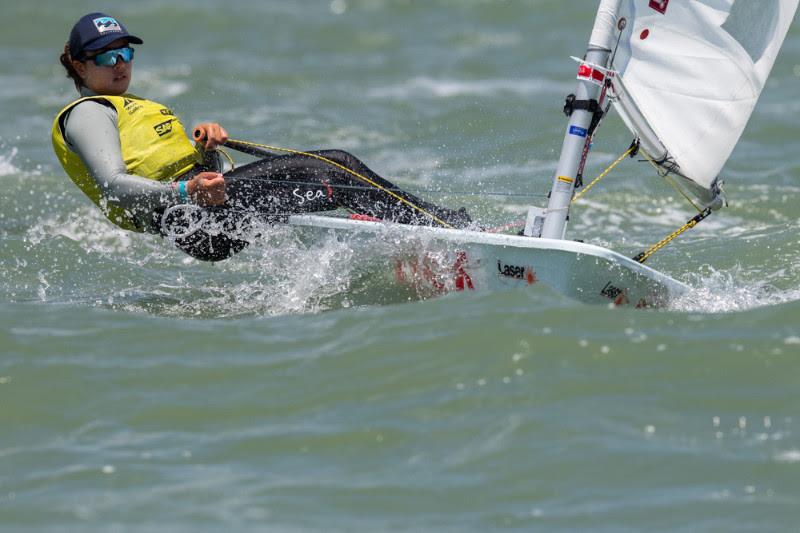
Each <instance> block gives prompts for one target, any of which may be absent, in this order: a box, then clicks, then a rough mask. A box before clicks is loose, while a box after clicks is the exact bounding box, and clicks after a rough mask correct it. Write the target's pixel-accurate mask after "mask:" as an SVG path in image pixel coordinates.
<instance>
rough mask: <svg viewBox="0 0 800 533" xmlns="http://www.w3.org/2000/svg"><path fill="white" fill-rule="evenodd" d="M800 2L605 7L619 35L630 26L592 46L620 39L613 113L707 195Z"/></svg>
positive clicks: (655, 0) (668, 1) (658, 1)
mask: <svg viewBox="0 0 800 533" xmlns="http://www.w3.org/2000/svg"><path fill="white" fill-rule="evenodd" d="M798 1H800V0H610V1H609V0H603V1H602V2H601V7H600V9H601V10H607V11H608V10H610V9H613V8H614V6H615V5H617V4H618V7H617V10H618V11H617V28H620V27H622V26H624V29H623V31H622V34H621V36H620V35H619V32H618V31H617V32H615V30H617V28H609V24H606V25H605V26H604V27H602V28H599V29H598V28H595V33H594V34H593V36H592V41H593V44H595V45H602V46H608V45H609V42H614V41H616V38H617V37H618V36H619V37H620V40H619V48H618V50H617V52H616V55H615V56H614V59H613V64H612V65H611V68H612V69H613V70H616V71H617V72H618V74H617V76H616V78H615V79H614V80H613V82H612V84H613V87H614V91H613V92H614V93H616V95H617V96H618V97H619V98H618V100H617V101H616V102H615V106H616V109H617V110H618V111H619V113H620V114H621V115H622V117H623V120H624V121H625V123H626V124H627V126H628V127H629V128H630V129H631V131H633V132H634V133H635V134H636V135H638V136H639V137H640V139H641V146H642V149H644V150H645V151H646V152H647V153H648V154H649V155H650V156H651V157H652V158H653V159H655V160H657V161H663V166H664V167H666V168H668V169H670V170H672V171H673V172H675V173H678V174H680V175H682V176H684V177H686V178H688V179H689V180H691V182H694V183H695V184H697V185H698V186H699V187H700V190H701V191H709V192H710V191H711V190H712V189H713V188H714V187H715V180H716V179H717V177H718V175H719V173H720V171H721V170H722V167H723V165H724V164H725V162H726V161H727V160H728V158H729V157H730V155H731V152H732V151H733V149H734V147H735V146H736V143H737V142H738V140H739V137H740V136H741V134H742V132H743V131H744V128H745V126H746V125H747V121H748V119H749V118H750V115H751V114H752V112H753V109H754V108H755V105H756V102H757V100H758V97H759V95H760V94H761V91H762V89H763V88H764V84H765V83H766V81H767V77H768V76H769V73H770V71H771V70H772V66H773V64H774V63H775V59H776V57H777V55H778V51H779V50H780V47H781V45H782V44H783V40H784V38H785V37H786V32H787V31H788V29H789V26H790V25H791V23H792V20H793V18H794V15H795V11H796V10H797V6H798ZM609 6H611V7H609ZM623 18H624V19H625V20H624V21H622V22H621V19H623ZM620 22H621V23H620ZM612 32H615V33H612ZM703 196H707V197H709V196H708V195H703Z"/></svg>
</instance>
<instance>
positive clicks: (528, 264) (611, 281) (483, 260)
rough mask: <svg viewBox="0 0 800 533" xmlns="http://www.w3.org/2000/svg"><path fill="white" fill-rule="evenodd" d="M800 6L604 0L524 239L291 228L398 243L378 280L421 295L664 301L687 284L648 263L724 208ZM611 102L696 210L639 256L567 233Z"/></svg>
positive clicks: (303, 223)
mask: <svg viewBox="0 0 800 533" xmlns="http://www.w3.org/2000/svg"><path fill="white" fill-rule="evenodd" d="M799 1H800V0H761V1H758V2H756V1H753V0H602V1H601V2H600V5H599V7H598V10H597V17H596V19H595V23H594V28H593V30H592V33H591V38H590V40H589V45H588V48H587V51H586V54H585V56H584V57H583V58H582V59H578V74H577V88H576V90H575V93H574V94H571V95H569V97H568V98H567V101H566V106H565V109H564V110H565V113H566V114H567V116H568V118H569V120H568V123H567V126H566V130H565V134H564V142H563V146H562V151H561V156H560V159H559V162H558V167H557V170H556V173H555V175H554V177H553V185H552V188H551V190H550V195H549V203H548V205H547V206H546V207H544V208H540V207H531V208H530V210H529V213H528V217H527V222H526V225H525V229H524V232H523V234H522V235H500V234H492V233H488V232H480V231H467V230H457V229H447V228H435V227H430V228H428V227H418V226H405V225H400V224H388V223H383V222H379V221H377V222H376V221H369V220H352V219H343V218H335V217H331V216H322V215H319V216H317V215H302V216H292V217H290V218H289V223H290V224H292V225H294V226H299V227H303V228H308V229H309V230H310V231H313V232H316V233H319V232H323V233H324V235H325V237H326V238H330V237H334V238H341V239H346V240H351V239H364V240H367V241H368V240H375V239H379V240H380V241H381V242H384V241H389V242H391V243H392V245H393V250H394V251H393V255H394V257H393V261H390V262H389V264H387V262H386V260H385V258H382V259H381V260H380V261H379V262H378V264H376V265H373V266H372V268H376V269H377V270H378V271H380V272H383V274H384V275H383V276H378V279H379V280H380V281H379V283H386V284H387V286H388V285H391V284H393V283H402V284H407V285H411V286H413V287H414V288H416V289H417V290H418V291H419V292H420V293H421V294H428V293H434V294H438V293H444V292H448V291H457V290H472V289H476V290H477V289H482V288H488V289H497V288H505V287H515V286H528V285H533V284H544V285H547V286H549V287H551V288H552V289H555V290H556V291H558V292H561V293H563V294H566V295H568V296H570V297H573V298H575V299H577V300H580V301H583V302H587V303H609V302H613V303H614V304H617V305H632V306H637V307H650V306H663V305H666V304H667V303H668V302H669V301H670V300H673V299H675V298H677V297H679V296H680V295H682V294H684V293H686V292H687V291H688V290H689V287H688V286H686V285H685V284H683V283H681V282H678V281H676V280H674V279H672V278H671V277H669V276H666V275H664V274H661V273H659V272H657V271H655V270H653V269H651V268H649V267H647V266H645V265H643V264H642V263H643V262H644V261H645V260H646V259H647V258H648V257H650V255H652V254H653V253H655V251H657V250H658V249H660V248H661V247H663V246H664V245H665V244H666V243H668V242H669V241H671V240H672V239H674V238H675V237H677V236H678V235H680V234H681V233H683V231H686V230H687V229H689V228H691V227H693V226H694V225H695V224H697V223H698V222H699V221H701V220H702V219H703V218H705V217H707V216H709V215H710V214H711V213H712V212H713V211H715V210H717V209H719V208H721V207H722V206H723V205H724V203H725V202H724V195H723V192H722V179H721V177H720V171H721V170H722V168H723V166H724V164H725V162H726V161H727V160H728V158H729V156H730V154H731V153H732V151H733V149H734V147H735V146H736V143H737V142H738V140H739V138H740V136H741V135H742V132H743V131H744V128H745V126H746V124H747V121H748V119H749V118H750V115H751V114H752V112H753V109H754V108H755V105H756V102H757V100H758V98H759V95H760V94H761V92H762V90H763V88H764V85H765V83H766V81H767V77H768V76H769V73H770V71H771V70H772V67H773V65H774V63H775V59H776V57H777V55H778V52H779V50H780V48H781V45H782V43H783V41H784V38H785V36H786V33H787V31H788V29H789V26H790V24H791V22H792V20H793V18H794V15H795V12H796V10H797V7H798V2H799ZM612 105H613V107H614V108H615V109H616V110H617V112H618V113H619V114H620V116H621V117H622V119H623V121H624V122H625V124H626V125H627V127H628V128H629V129H630V131H631V132H632V133H633V135H634V137H635V139H634V142H633V144H632V145H631V147H630V149H629V150H628V151H627V152H626V153H625V154H624V155H625V156H628V155H631V156H633V155H635V154H637V153H638V154H639V156H640V157H642V156H643V157H644V158H646V159H647V160H649V161H650V162H651V163H652V165H653V166H654V167H655V169H656V171H657V172H658V173H659V174H660V175H661V176H663V177H664V178H665V179H669V180H672V181H673V183H674V185H675V186H676V187H678V188H679V190H680V191H681V192H682V194H684V196H685V197H686V198H687V199H688V200H689V201H690V202H691V203H692V205H693V206H694V207H695V208H696V209H697V211H698V214H697V215H696V216H695V217H693V218H692V219H691V220H690V221H688V222H687V224H686V225H684V226H683V227H682V228H679V229H678V230H676V232H675V233H673V234H672V235H670V236H668V237H667V238H665V239H664V240H662V241H661V242H659V243H657V244H655V245H654V246H653V247H652V248H651V249H649V250H647V251H645V252H643V253H642V254H639V256H637V257H636V258H633V259H631V258H628V257H625V256H623V255H621V254H619V253H616V252H614V251H611V250H608V249H605V248H601V247H598V246H594V245H591V244H585V243H582V242H578V241H574V240H567V239H566V238H565V236H566V227H567V221H568V215H569V211H570V207H571V204H572V203H573V202H574V200H575V198H576V188H577V187H580V185H581V180H582V177H583V169H584V165H585V164H586V159H587V156H588V153H589V149H590V146H591V142H592V139H593V138H594V135H595V133H596V131H597V128H598V126H599V124H600V123H601V122H602V119H603V118H604V117H605V116H606V115H607V113H608V111H609V110H610V107H611V106H612ZM622 159H623V158H620V159H619V160H618V161H617V162H619V161H621V160H622ZM612 166H613V165H612ZM585 190H586V188H584V191H585ZM364 261H366V262H368V261H369V259H365V260H364Z"/></svg>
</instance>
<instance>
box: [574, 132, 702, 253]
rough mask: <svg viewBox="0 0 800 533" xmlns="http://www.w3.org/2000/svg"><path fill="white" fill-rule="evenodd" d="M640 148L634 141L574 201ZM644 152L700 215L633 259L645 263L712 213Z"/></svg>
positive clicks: (657, 169) (658, 170)
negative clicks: (701, 205)
mask: <svg viewBox="0 0 800 533" xmlns="http://www.w3.org/2000/svg"><path fill="white" fill-rule="evenodd" d="M638 148H639V143H638V142H634V143H633V144H631V147H630V148H628V150H627V151H626V152H625V153H624V154H622V155H621V156H619V158H618V159H617V160H616V161H614V162H613V163H612V164H611V166H609V167H608V168H607V169H605V170H604V171H603V172H602V173H601V174H600V175H599V176H597V177H596V178H595V179H594V180H592V182H591V183H590V184H589V185H587V186H586V187H585V188H584V189H583V190H582V191H581V192H580V193H578V194H576V195H575V196H574V197H573V198H572V202H573V203H574V202H576V201H578V199H580V198H581V197H582V196H583V195H584V194H586V193H587V192H589V189H591V188H592V187H594V186H595V185H596V184H597V183H598V182H599V181H600V180H601V179H603V178H605V177H606V176H607V175H608V173H609V172H611V170H612V169H613V168H614V167H616V166H617V165H619V164H620V163H621V162H622V161H623V160H624V159H625V158H626V157H628V156H629V155H631V154H632V153H633V152H634V151H636V150H637V149H638ZM642 153H643V154H644V156H645V158H646V159H647V161H649V162H650V164H651V165H653V168H655V169H656V172H657V173H658V175H659V176H661V177H662V178H664V179H665V180H666V181H667V183H669V184H670V185H672V187H673V188H674V189H675V190H676V191H677V192H678V193H679V194H680V195H681V196H683V197H684V198H685V199H686V201H688V202H689V203H690V204H692V207H694V208H695V209H696V210H697V212H698V215H696V216H695V217H694V218H692V219H691V220H689V221H688V222H687V223H686V224H684V225H683V226H681V227H680V228H678V229H677V230H675V231H673V232H672V233H670V234H669V235H668V236H667V237H665V238H664V239H661V240H660V241H658V242H657V243H656V244H654V245H653V246H651V247H650V248H648V249H647V250H645V251H644V252H642V253H640V254H639V255H637V256H636V257H634V258H633V259H634V260H635V261H638V262H639V263H644V262H645V261H647V259H648V258H649V257H650V256H651V255H653V254H654V253H656V252H657V251H659V250H661V249H662V248H664V247H665V246H666V245H667V244H669V243H670V242H672V241H673V240H675V239H677V238H678V237H679V236H681V235H682V234H683V233H684V232H686V231H688V230H690V229H692V228H693V227H695V226H696V225H697V224H698V223H699V222H700V221H702V220H703V219H705V218H706V217H708V216H709V215H710V214H711V209H710V208H706V209H701V208H700V207H698V206H697V204H696V203H694V201H693V200H692V199H691V198H690V197H689V195H688V194H686V192H685V191H684V190H683V189H682V188H681V187H680V186H679V185H678V184H677V183H676V182H675V180H673V179H672V178H671V177H670V176H669V172H666V173H662V171H661V169H660V168H659V166H658V164H657V163H656V162H655V161H653V158H652V157H650V155H649V154H648V153H647V152H646V151H645V150H642Z"/></svg>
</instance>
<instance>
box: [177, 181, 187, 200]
mask: <svg viewBox="0 0 800 533" xmlns="http://www.w3.org/2000/svg"><path fill="white" fill-rule="evenodd" d="M178 196H179V197H180V199H181V200H183V201H184V202H185V201H186V200H188V199H189V191H187V190H186V182H185V181H179V182H178Z"/></svg>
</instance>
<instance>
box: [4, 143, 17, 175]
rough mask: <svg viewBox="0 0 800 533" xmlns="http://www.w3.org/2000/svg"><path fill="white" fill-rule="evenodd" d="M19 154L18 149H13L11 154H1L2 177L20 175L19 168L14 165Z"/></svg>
mask: <svg viewBox="0 0 800 533" xmlns="http://www.w3.org/2000/svg"><path fill="white" fill-rule="evenodd" d="M18 152H19V151H18V150H17V148H16V147H12V148H11V152H10V153H8V154H0V176H9V175H11V174H17V173H19V168H17V167H16V166H14V164H13V163H12V161H13V159H14V158H15V157H16V156H17V153H18Z"/></svg>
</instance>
